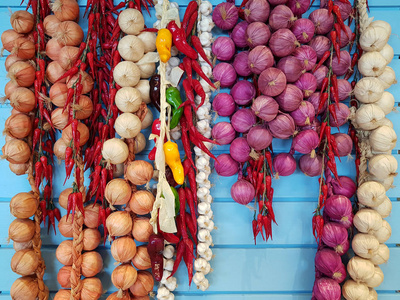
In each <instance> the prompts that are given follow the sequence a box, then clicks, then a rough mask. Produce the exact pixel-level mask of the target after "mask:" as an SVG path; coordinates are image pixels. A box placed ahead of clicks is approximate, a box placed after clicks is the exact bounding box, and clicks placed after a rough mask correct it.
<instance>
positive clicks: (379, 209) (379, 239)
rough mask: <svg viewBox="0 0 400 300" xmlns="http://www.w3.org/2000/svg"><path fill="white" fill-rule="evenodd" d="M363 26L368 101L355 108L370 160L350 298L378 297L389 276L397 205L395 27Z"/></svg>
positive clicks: (363, 86)
mask: <svg viewBox="0 0 400 300" xmlns="http://www.w3.org/2000/svg"><path fill="white" fill-rule="evenodd" d="M364 2H365V1H364ZM360 8H361V9H360ZM359 10H360V15H362V16H364V17H365V18H366V19H367V20H365V18H364V21H365V22H369V19H368V17H367V15H366V6H365V5H361V6H360V7H359ZM361 22H363V17H362V19H361ZM361 28H365V29H364V30H363V32H362V33H361V36H360V45H361V48H362V49H363V50H364V54H363V55H362V56H361V58H360V60H359V63H358V69H359V71H360V73H361V74H362V75H364V76H368V77H364V78H363V79H361V80H360V81H358V82H357V84H356V86H355V89H354V94H355V96H356V98H357V100H358V101H359V102H361V103H362V105H361V107H360V108H359V109H358V110H357V111H356V113H355V118H354V120H353V125H354V126H355V127H356V129H357V131H358V136H359V137H360V148H361V154H362V156H364V157H365V158H366V159H367V162H368V167H367V166H366V164H365V165H364V167H361V166H360V172H361V173H360V180H359V181H360V182H359V187H358V190H357V198H358V201H359V203H360V204H361V209H360V210H359V211H358V212H357V213H356V215H355V216H354V219H353V224H354V226H355V227H356V229H357V231H358V233H357V234H356V235H355V236H354V238H353V241H352V248H353V251H354V253H355V254H356V256H354V257H353V258H351V259H350V261H349V263H348V265H347V271H348V273H349V275H350V277H351V279H350V280H348V281H347V282H346V283H345V284H344V286H343V296H344V297H345V298H346V299H347V300H353V299H378V298H377V294H376V291H375V290H374V288H376V287H378V286H379V285H380V284H381V283H382V282H383V278H384V275H383V272H382V270H381V269H380V267H379V265H381V264H384V263H386V262H387V261H388V260H389V256H390V253H389V252H390V251H389V248H388V247H387V246H386V245H385V244H384V243H385V242H386V241H387V240H388V239H389V238H390V236H391V227H390V225H389V223H388V222H387V221H386V220H384V218H386V217H388V216H389V215H390V212H391V210H392V203H391V201H390V199H389V198H388V197H387V196H386V191H387V190H389V189H390V188H392V187H393V185H392V184H393V179H394V177H395V176H396V175H397V173H396V170H397V160H396V159H395V157H394V156H392V155H391V152H392V150H393V149H394V147H395V145H396V142H397V135H396V132H395V131H394V130H393V124H392V122H391V121H390V120H389V119H387V118H386V117H385V116H386V115H387V114H389V113H390V112H391V111H393V110H395V109H394V103H395V100H394V97H393V95H392V94H391V93H389V92H386V91H384V90H385V89H387V88H389V87H390V86H391V85H392V84H395V83H396V77H395V74H394V71H393V69H392V68H390V67H389V66H387V64H388V63H390V62H391V60H392V59H393V49H392V47H390V46H389V45H388V44H387V41H388V40H389V37H390V34H391V27H390V25H389V24H388V23H387V22H384V21H374V22H372V23H370V24H369V25H368V26H361ZM367 170H368V172H369V173H367Z"/></svg>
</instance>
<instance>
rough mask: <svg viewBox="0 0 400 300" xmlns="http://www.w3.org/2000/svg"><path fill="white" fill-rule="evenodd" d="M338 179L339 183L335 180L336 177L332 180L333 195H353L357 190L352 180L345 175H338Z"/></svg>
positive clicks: (348, 196)
mask: <svg viewBox="0 0 400 300" xmlns="http://www.w3.org/2000/svg"><path fill="white" fill-rule="evenodd" d="M339 181H340V184H339V182H337V181H336V179H333V180H332V188H333V193H334V194H335V195H343V196H346V197H347V198H351V197H353V196H354V194H355V193H356V190H357V186H356V184H355V183H354V181H353V180H352V179H351V178H350V177H347V176H339Z"/></svg>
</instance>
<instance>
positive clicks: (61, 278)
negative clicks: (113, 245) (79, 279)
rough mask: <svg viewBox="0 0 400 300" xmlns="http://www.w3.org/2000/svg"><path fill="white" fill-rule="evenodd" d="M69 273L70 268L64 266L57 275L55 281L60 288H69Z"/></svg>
mask: <svg viewBox="0 0 400 300" xmlns="http://www.w3.org/2000/svg"><path fill="white" fill-rule="evenodd" d="M71 272H72V266H64V267H62V268H61V269H60V270H58V273H57V281H58V283H59V284H60V285H61V287H62V288H65V289H69V288H71Z"/></svg>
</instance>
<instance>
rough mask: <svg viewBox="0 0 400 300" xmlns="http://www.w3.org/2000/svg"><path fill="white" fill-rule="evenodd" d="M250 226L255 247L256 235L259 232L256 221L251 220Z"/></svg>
mask: <svg viewBox="0 0 400 300" xmlns="http://www.w3.org/2000/svg"><path fill="white" fill-rule="evenodd" d="M251 226H252V228H253V237H254V244H255V245H256V244H257V235H258V233H259V232H260V231H259V229H258V224H257V221H256V220H253V221H252V222H251Z"/></svg>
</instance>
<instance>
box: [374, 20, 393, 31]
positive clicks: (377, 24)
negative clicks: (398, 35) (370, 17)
mask: <svg viewBox="0 0 400 300" xmlns="http://www.w3.org/2000/svg"><path fill="white" fill-rule="evenodd" d="M368 27H381V28H383V29H385V30H386V32H387V33H388V34H389V35H391V34H392V27H391V26H390V24H389V23H388V22H386V21H382V20H376V21H373V22H372V23H371V24H369V26H368Z"/></svg>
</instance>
